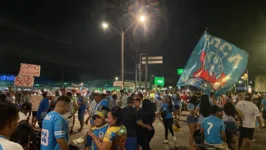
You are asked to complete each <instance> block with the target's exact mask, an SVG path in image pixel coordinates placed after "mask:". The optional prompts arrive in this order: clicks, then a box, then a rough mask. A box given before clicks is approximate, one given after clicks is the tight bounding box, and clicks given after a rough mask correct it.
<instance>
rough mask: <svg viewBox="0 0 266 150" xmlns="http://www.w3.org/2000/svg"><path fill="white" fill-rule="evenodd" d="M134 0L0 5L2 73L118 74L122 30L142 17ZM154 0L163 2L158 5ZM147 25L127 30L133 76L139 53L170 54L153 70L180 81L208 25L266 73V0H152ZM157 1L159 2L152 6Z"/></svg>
mask: <svg viewBox="0 0 266 150" xmlns="http://www.w3.org/2000/svg"><path fill="white" fill-rule="evenodd" d="M133 1H134V0H127V1H126V0H45V1H39V0H9V1H8V2H2V1H1V4H0V10H1V16H0V33H1V34H0V44H1V45H0V46H1V47H0V54H1V59H0V61H1V72H0V74H17V73H18V70H19V64H20V63H21V62H23V63H33V64H39V65H41V66H42V70H41V76H42V77H43V78H46V79H51V80H57V81H60V80H62V78H63V79H64V80H69V81H73V80H75V81H79V80H80V81H81V80H92V79H114V77H115V76H119V75H120V64H121V63H120V56H121V55H120V54H121V53H120V49H121V44H120V42H121V39H120V35H119V34H117V33H116V32H115V31H113V30H111V29H108V30H105V31H104V30H103V29H102V28H101V23H102V21H107V22H108V23H110V24H112V25H113V26H114V27H115V28H117V29H119V30H121V29H122V28H124V29H126V28H127V27H128V26H129V25H130V24H131V23H132V22H134V20H135V19H136V18H134V17H133V16H132V15H131V14H132V13H130V12H129V11H128V7H129V6H130V4H131V3H132V2H133ZM152 4H156V6H155V5H152ZM146 5H149V6H151V7H150V9H149V10H146V16H147V25H146V26H145V28H144V27H143V25H138V27H136V28H135V27H133V28H132V29H131V30H129V31H128V32H127V33H126V35H125V70H126V74H125V79H134V65H135V59H136V53H138V54H139V53H148V54H149V55H151V56H158V55H163V56H164V64H162V65H153V66H149V72H150V73H151V74H154V75H156V76H164V77H166V80H167V81H168V82H171V83H176V82H177V79H178V76H177V75H176V69H177V68H184V66H185V64H186V62H187V60H188V58H189V55H190V54H191V52H192V51H193V48H194V47H195V45H196V43H197V41H198V40H199V38H200V37H201V35H202V34H203V32H204V31H205V30H206V29H207V31H208V32H209V33H210V34H212V35H214V36H217V37H220V38H223V39H225V40H227V41H229V42H231V43H233V44H235V45H236V46H238V47H239V48H241V49H244V50H246V51H247V52H248V53H249V54H250V58H249V64H248V69H249V70H250V73H251V74H252V75H258V74H263V73H265V72H266V68H265V65H266V61H265V59H266V3H265V2H263V0H261V1H255V0H252V1H251V0H249V1H248V0H244V1H238V0H230V1H229V0H158V3H157V0H150V1H149V2H148V1H147V2H146ZM153 7H154V8H153Z"/></svg>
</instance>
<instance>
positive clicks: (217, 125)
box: [201, 116, 225, 144]
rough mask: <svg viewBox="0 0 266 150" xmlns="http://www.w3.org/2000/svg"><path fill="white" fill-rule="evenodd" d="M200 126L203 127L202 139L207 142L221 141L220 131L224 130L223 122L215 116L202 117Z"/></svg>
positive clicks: (215, 142) (219, 142) (217, 142)
mask: <svg viewBox="0 0 266 150" xmlns="http://www.w3.org/2000/svg"><path fill="white" fill-rule="evenodd" d="M201 128H203V129H204V140H205V141H206V142H207V143H208V144H221V143H223V140H222V137H221V131H225V125H224V122H223V121H222V120H221V119H219V118H218V117H216V116H209V117H207V118H204V119H203V120H202V123H201Z"/></svg>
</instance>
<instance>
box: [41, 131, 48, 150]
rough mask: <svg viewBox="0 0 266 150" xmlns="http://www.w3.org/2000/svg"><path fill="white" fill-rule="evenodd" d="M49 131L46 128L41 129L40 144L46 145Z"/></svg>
mask: <svg viewBox="0 0 266 150" xmlns="http://www.w3.org/2000/svg"><path fill="white" fill-rule="evenodd" d="M48 139H49V131H48V130H47V129H42V137H41V144H42V145H43V146H48Z"/></svg>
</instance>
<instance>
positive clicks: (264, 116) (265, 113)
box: [262, 109, 266, 119]
mask: <svg viewBox="0 0 266 150" xmlns="http://www.w3.org/2000/svg"><path fill="white" fill-rule="evenodd" d="M262 114H263V119H266V109H263V111H262Z"/></svg>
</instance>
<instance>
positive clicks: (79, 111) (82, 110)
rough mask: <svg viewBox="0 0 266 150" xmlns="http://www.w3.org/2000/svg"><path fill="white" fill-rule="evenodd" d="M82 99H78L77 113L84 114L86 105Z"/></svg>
mask: <svg viewBox="0 0 266 150" xmlns="http://www.w3.org/2000/svg"><path fill="white" fill-rule="evenodd" d="M83 98H84V97H80V98H78V103H80V104H81V105H79V110H78V113H85V111H86V103H85V104H83Z"/></svg>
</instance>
